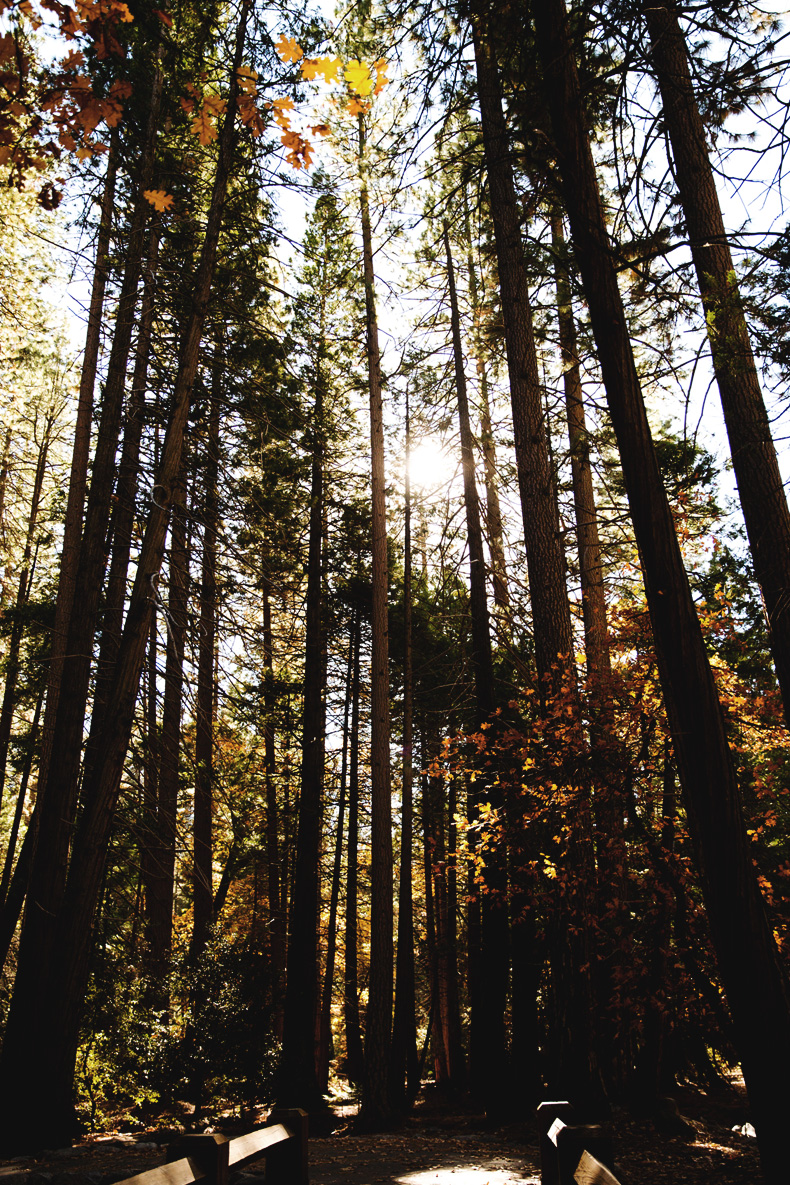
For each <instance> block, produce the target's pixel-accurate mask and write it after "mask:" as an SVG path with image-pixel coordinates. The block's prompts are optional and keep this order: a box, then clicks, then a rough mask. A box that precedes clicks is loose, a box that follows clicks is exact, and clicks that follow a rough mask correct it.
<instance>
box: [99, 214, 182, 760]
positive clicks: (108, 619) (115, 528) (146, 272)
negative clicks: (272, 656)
mask: <svg viewBox="0 0 790 1185" xmlns="http://www.w3.org/2000/svg"><path fill="white" fill-rule="evenodd" d="M161 232H162V227H161V222H160V220H159V219H158V218H156V217H155V218H154V220H153V222H152V223H151V229H150V233H149V236H148V250H147V257H146V261H145V267H144V269H143V294H142V299H141V302H140V318H139V324H138V328H137V345H136V349H135V360H134V373H133V376H132V389H131V391H130V392H129V399H128V401H127V408H126V416H125V424H124V432H123V445H122V448H121V460H120V464H119V466H118V481H117V483H116V487H115V497H114V509H113V514H112V521H111V524H110V534H111V538H112V554H111V556H110V570H109V574H108V576H107V588H106V592H105V596H104V610H103V619H102V634H101V644H100V647H99V661H98V665H97V670H96V691H95V693H94V697H93V706H92V709H91V734H92V736H91V738H90V740H89V741H88V756H87V757H86V764H88V765H89V764H90V762H91V760H92V754H93V751H94V749H95V744H96V737H100V736H101V733H102V729H103V727H104V720H105V714H106V712H107V710H108V708H109V707H110V706H111V705H109V704H108V701H107V686H108V682H109V680H110V679H111V678H112V670H113V667H114V665H115V660H116V658H117V657H118V647H119V645H120V641H121V630H122V626H123V611H124V607H125V605H126V591H127V581H128V576H129V557H130V554H131V550H132V536H133V534H134V521H135V515H136V513H137V487H138V483H139V480H140V445H141V442H142V438H143V426H144V422H145V414H146V406H145V393H146V389H147V386H148V366H149V362H150V358H151V333H152V329H153V322H154V305H155V297H156V273H157V268H158V261H159V238H160V235H161ZM83 776H84V775H83Z"/></svg>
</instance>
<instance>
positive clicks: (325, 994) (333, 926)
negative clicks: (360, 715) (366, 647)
mask: <svg viewBox="0 0 790 1185" xmlns="http://www.w3.org/2000/svg"><path fill="white" fill-rule="evenodd" d="M352 661H353V654H352V647H351V646H350V647H349V654H348V670H347V673H346V708H345V720H344V722H343V753H342V757H341V762H340V796H339V798H338V804H337V833H336V835H335V852H334V857H333V860H332V886H331V889H330V892H329V924H328V927H327V938H326V968H325V971H324V985H323V990H322V993H321V1009H320V1016H319V1021H318V1041H317V1045H316V1076H317V1078H318V1089H319V1090H320V1091H321V1092H322V1094H323V1093H325V1092H326V1090H327V1088H328V1086H329V1054H330V1046H331V1044H332V994H333V992H334V984H335V954H336V952H337V914H338V905H339V902H340V875H341V872H342V869H343V829H344V825H345V817H346V789H347V786H346V782H347V777H348V716H349V711H350V696H349V694H348V693H349V691H350V690H351V688H350V683H351V664H352Z"/></svg>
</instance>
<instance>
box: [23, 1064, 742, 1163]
mask: <svg viewBox="0 0 790 1185" xmlns="http://www.w3.org/2000/svg"><path fill="white" fill-rule="evenodd" d="M676 1101H677V1104H678V1107H679V1110H680V1113H681V1114H682V1116H683V1120H684V1121H685V1122H684V1121H679V1120H678V1118H677V1116H676V1115H674V1114H672V1113H671V1111H670V1113H668V1114H667V1115H666V1116H665V1117H664V1118H663V1119H660V1120H658V1121H657V1122H651V1121H648V1120H636V1119H634V1118H631V1117H628V1116H627V1115H625V1114H624V1113H618V1114H616V1115H615V1117H614V1154H615V1171H616V1172H617V1174H618V1177H619V1179H620V1180H621V1182H622V1185H637V1183H638V1185H643V1183H647V1185H709V1183H712V1182H715V1183H716V1185H758V1183H759V1181H760V1172H759V1161H758V1157H757V1146H756V1142H755V1140H754V1138H753V1137H751V1136H750V1135H749V1134H748V1131H749V1129H748V1128H747V1131H746V1132H745V1133H744V1132H743V1131H741V1130H737V1131H736V1130H733V1129H735V1128H738V1129H741V1128H743V1125H744V1124H745V1123H746V1121H747V1119H748V1113H747V1109H746V1100H745V1095H744V1093H743V1090H742V1087H739V1086H737V1084H736V1085H732V1086H730V1087H729V1088H728V1089H726V1090H722V1091H720V1092H717V1093H716V1095H715V1096H713V1097H711V1096H708V1095H706V1094H704V1093H702V1092H700V1091H698V1090H695V1089H690V1088H689V1089H684V1090H680V1091H678V1093H677V1096H676ZM334 1110H335V1115H336V1120H335V1130H334V1131H333V1132H332V1133H331V1134H326V1135H324V1134H321V1135H320V1136H319V1135H313V1136H312V1137H311V1139H310V1181H311V1185H539V1182H540V1160H539V1153H538V1142H537V1135H536V1132H535V1127H534V1122H532V1120H529V1121H525V1122H524V1123H523V1124H512V1125H508V1126H506V1127H500V1128H496V1127H492V1126H491V1125H490V1124H487V1123H486V1122H485V1121H484V1119H483V1117H482V1116H480V1115H479V1114H475V1112H474V1111H472V1110H471V1109H469V1108H464V1107H462V1106H460V1105H451V1104H448V1103H447V1102H446V1101H444V1100H442V1099H441V1098H439V1097H438V1096H437V1095H436V1094H435V1092H433V1093H432V1092H431V1090H430V1088H429V1089H428V1090H427V1091H426V1092H424V1095H423V1097H421V1099H420V1100H419V1101H418V1104H417V1106H416V1107H415V1109H414V1112H413V1114H412V1115H411V1116H410V1117H409V1118H408V1119H406V1120H405V1121H404V1123H403V1125H402V1126H401V1127H400V1128H398V1129H397V1130H396V1131H392V1132H386V1133H383V1134H379V1135H355V1134H354V1133H353V1118H354V1114H355V1111H356V1107H355V1106H354V1105H353V1103H351V1102H349V1101H347V1102H345V1103H340V1104H339V1105H337V1106H336V1107H335V1109H334ZM212 1130H222V1128H221V1126H219V1127H217V1128H214V1129H212ZM175 1134H176V1133H175V1132H174V1131H172V1130H171V1131H167V1130H161V1129H160V1130H154V1129H152V1130H149V1131H146V1132H138V1133H135V1134H133V1135H132V1134H128V1133H125V1134H124V1133H104V1134H102V1135H88V1136H86V1137H85V1138H84V1139H83V1140H82V1141H80V1143H78V1144H77V1145H75V1147H74V1148H63V1149H58V1150H55V1151H52V1152H46V1153H42V1154H41V1155H40V1156H38V1157H35V1158H33V1157H28V1158H18V1159H16V1160H13V1161H0V1185H114V1183H115V1182H118V1181H121V1180H123V1179H125V1178H126V1177H130V1176H133V1175H134V1174H137V1173H141V1172H144V1171H146V1170H147V1169H150V1168H154V1167H155V1166H156V1165H159V1164H162V1163H163V1162H164V1160H165V1158H166V1150H167V1145H168V1143H169V1141H170V1140H171V1139H172V1138H173V1136H174V1135H175ZM227 1134H229V1135H235V1134H238V1127H237V1126H233V1127H232V1128H229V1129H228V1133H227ZM263 1170H264V1162H263V1161H258V1162H255V1163H253V1164H251V1165H248V1166H246V1168H245V1169H244V1170H242V1171H241V1172H237V1173H232V1174H231V1185H263V1182H262V1174H263Z"/></svg>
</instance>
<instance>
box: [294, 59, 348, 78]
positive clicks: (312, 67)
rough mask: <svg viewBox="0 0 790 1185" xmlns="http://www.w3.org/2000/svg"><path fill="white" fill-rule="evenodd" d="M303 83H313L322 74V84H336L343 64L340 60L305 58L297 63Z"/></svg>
mask: <svg viewBox="0 0 790 1185" xmlns="http://www.w3.org/2000/svg"><path fill="white" fill-rule="evenodd" d="M299 65H300V69H301V71H302V76H303V77H304V79H305V81H307V82H313V81H314V80H315V78H316V77H317V76H318V75H319V74H322V75H323V77H324V82H327V83H332V82H337V81H338V77H339V74H340V69H341V67H342V65H343V62H342V61H341V59H340V58H305V59H304V60H303V61H302V62H300V63H299Z"/></svg>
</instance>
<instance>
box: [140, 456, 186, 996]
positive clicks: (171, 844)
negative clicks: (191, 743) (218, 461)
mask: <svg viewBox="0 0 790 1185" xmlns="http://www.w3.org/2000/svg"><path fill="white" fill-rule="evenodd" d="M185 468H186V467H185V466H183V465H182V473H181V477H180V478H179V481H178V483H177V485H176V488H175V490H174V493H173V514H172V518H171V522H170V557H169V568H168V571H169V593H168V603H167V618H166V620H167V648H166V651H165V689H164V696H163V702H162V731H161V737H160V742H159V776H158V779H157V781H158V785H157V803H156V826H155V836H154V843H153V845H152V850H151V875H150V882H149V886H148V892H147V894H146V921H147V934H148V944H149V957H150V972H151V977H152V979H154V980H160V981H162V980H164V978H165V976H166V975H167V971H168V969H169V966H170V954H171V947H172V935H173V897H174V892H175V861H176V814H177V807H178V785H179V768H180V761H179V757H180V752H181V702H182V698H183V685H184V650H185V644H186V631H187V605H188V599H189V560H188V554H187V524H186V503H187V493H186V479H185V477H184V470H185ZM162 1003H163V1004H165V1005H166V1003H167V1000H166V993H162Z"/></svg>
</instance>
